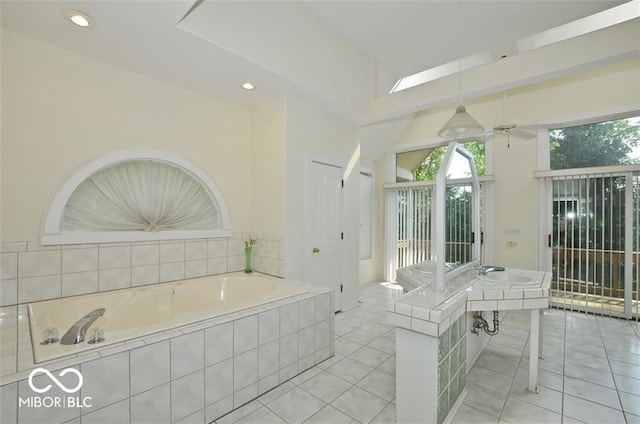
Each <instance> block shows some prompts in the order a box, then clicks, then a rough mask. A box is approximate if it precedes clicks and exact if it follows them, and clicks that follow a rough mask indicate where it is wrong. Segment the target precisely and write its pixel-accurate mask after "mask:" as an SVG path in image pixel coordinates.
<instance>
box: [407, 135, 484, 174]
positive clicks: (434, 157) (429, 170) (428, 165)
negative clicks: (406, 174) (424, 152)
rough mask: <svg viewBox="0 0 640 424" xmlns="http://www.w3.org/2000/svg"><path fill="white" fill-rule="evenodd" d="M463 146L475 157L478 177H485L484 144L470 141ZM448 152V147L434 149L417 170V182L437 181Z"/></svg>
mask: <svg viewBox="0 0 640 424" xmlns="http://www.w3.org/2000/svg"><path fill="white" fill-rule="evenodd" d="M462 146H463V147H464V148H465V149H467V150H468V151H469V153H471V154H472V155H473V160H474V161H475V163H476V172H477V173H478V175H484V173H485V164H486V161H485V156H484V142H482V141H470V142H467V143H464V144H463V145H462ZM446 151H447V146H440V147H436V148H435V149H433V151H432V152H431V153H430V154H429V156H427V158H426V159H425V160H424V162H422V164H421V165H420V166H418V167H417V168H416V170H415V181H434V180H435V179H436V175H438V169H440V164H441V163H442V158H443V157H444V154H445V153H446Z"/></svg>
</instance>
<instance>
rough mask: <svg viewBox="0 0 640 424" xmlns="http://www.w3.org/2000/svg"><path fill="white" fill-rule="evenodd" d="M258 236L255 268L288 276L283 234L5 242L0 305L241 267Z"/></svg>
mask: <svg viewBox="0 0 640 424" xmlns="http://www.w3.org/2000/svg"><path fill="white" fill-rule="evenodd" d="M249 238H255V239H257V242H256V244H255V245H254V248H253V269H254V270H255V271H257V272H261V273H264V274H269V275H274V276H277V277H284V275H283V272H284V266H283V263H284V257H283V254H284V240H283V238H282V237H281V236H276V235H270V234H255V233H234V234H233V235H232V236H231V237H230V238H216V239H196V240H171V241H157V242H126V243H99V244H83V245H63V246H60V245H56V246H42V245H40V244H39V243H38V242H18V243H6V244H3V245H2V246H0V306H10V305H16V304H23V303H30V302H36V301H40V300H46V299H55V298H60V297H67V296H75V295H80V294H87V293H95V292H103V291H109V290H116V289H122V288H127V287H135V286H141V285H147V284H156V283H164V282H168V281H176V280H184V279H188V278H196V277H203V276H206V275H213V274H223V273H227V272H235V271H242V270H244V267H245V255H244V241H245V240H248V239H249Z"/></svg>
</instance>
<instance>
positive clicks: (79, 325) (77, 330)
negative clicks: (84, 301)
mask: <svg viewBox="0 0 640 424" xmlns="http://www.w3.org/2000/svg"><path fill="white" fill-rule="evenodd" d="M104 312H105V309H104V308H98V309H95V310H93V311H91V312H89V313H88V314H87V315H85V316H83V317H82V318H80V319H79V320H78V321H77V322H76V323H75V324H73V325H72V326H71V328H69V329H68V330H67V332H66V333H65V334H64V336H62V339H60V344H63V345H72V344H78V343H81V342H83V341H84V335H85V334H86V333H87V330H88V329H89V326H91V324H93V321H95V320H97V319H98V318H100V317H101V316H102V315H104Z"/></svg>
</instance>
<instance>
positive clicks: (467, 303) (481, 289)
mask: <svg viewBox="0 0 640 424" xmlns="http://www.w3.org/2000/svg"><path fill="white" fill-rule="evenodd" d="M503 272H504V273H507V274H510V275H516V276H520V277H527V278H529V279H530V280H531V281H530V282H526V283H519V284H506V283H498V282H492V281H490V280H488V279H486V278H484V277H478V275H477V271H476V270H473V269H470V270H467V271H465V272H463V273H460V274H458V275H455V276H454V275H451V276H448V277H447V282H446V288H445V290H444V291H438V290H437V289H436V283H435V281H432V282H429V283H427V284H425V285H423V286H421V287H418V288H416V289H414V290H412V291H410V292H409V293H407V294H405V295H404V296H402V297H400V298H399V299H397V300H396V301H391V302H389V304H388V307H387V317H388V321H389V322H390V323H392V324H395V325H397V326H398V327H402V328H406V329H408V330H413V331H416V332H419V333H423V334H427V335H430V336H434V337H437V336H439V335H440V334H442V333H443V332H444V331H446V330H447V328H449V325H450V324H451V323H453V322H455V321H456V319H458V318H459V317H460V316H461V315H462V314H464V313H465V312H467V311H496V310H497V311H506V310H514V309H540V308H547V307H548V306H549V287H550V285H551V273H549V272H544V271H530V270H522V269H513V268H508V269H507V270H506V271H497V272H495V274H500V273H503ZM490 276H491V274H490Z"/></svg>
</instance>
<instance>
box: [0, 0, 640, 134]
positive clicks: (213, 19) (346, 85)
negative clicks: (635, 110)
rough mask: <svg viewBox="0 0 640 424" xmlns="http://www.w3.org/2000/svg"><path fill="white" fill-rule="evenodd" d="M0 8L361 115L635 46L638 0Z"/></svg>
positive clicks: (77, 40) (29, 23) (254, 98)
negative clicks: (89, 23) (83, 24)
mask: <svg viewBox="0 0 640 424" xmlns="http://www.w3.org/2000/svg"><path fill="white" fill-rule="evenodd" d="M70 9H75V10H80V11H82V12H84V13H86V14H88V15H90V16H91V17H92V18H93V19H94V21H95V26H94V27H92V28H89V29H82V28H78V27H75V26H73V25H72V24H70V23H69V22H68V20H66V17H65V13H66V11H68V10H70ZM0 13H1V15H2V16H1V17H2V21H1V22H2V26H3V27H4V28H7V29H10V30H12V31H16V32H19V33H22V34H25V35H28V36H31V37H34V38H38V39H41V40H43V41H46V42H48V43H51V44H54V45H57V46H60V47H63V48H66V49H69V50H72V51H75V52H77V53H80V54H83V55H86V56H89V57H91V58H94V59H97V60H100V61H104V62H107V63H111V64H114V65H117V66H121V67H123V68H126V69H129V70H133V71H136V72H140V73H143V74H146V75H149V76H152V77H155V78H158V79H160V80H164V81H167V82H169V83H172V84H176V85H179V86H182V87H184V88H186V89H189V90H193V91H196V92H198V93H202V94H205V95H208V96H212V97H215V98H218V99H221V100H224V101H227V102H231V103H234V104H238V105H240V106H243V107H248V108H250V107H254V106H256V105H259V104H260V103H261V102H263V101H265V100H266V99H269V98H271V97H273V96H281V95H287V96H298V97H302V98H304V99H306V100H307V101H310V102H314V103H316V104H318V105H319V106H321V107H325V108H328V109H330V110H331V111H332V112H333V113H337V114H339V115H341V116H343V117H344V118H346V119H349V120H352V121H353V122H354V123H356V124H361V125H366V124H371V123H381V122H387V121H390V120H398V119H406V117H409V116H411V115H412V114H414V113H416V112H419V111H421V110H425V109H429V108H433V107H438V106H442V105H446V104H449V103H453V102H455V101H457V98H458V95H459V94H461V97H462V98H472V97H477V96H481V95H486V94H490V93H497V92H500V91H502V90H504V89H508V88H514V87H520V86H524V85H527V84H531V83H534V82H539V81H544V80H548V79H551V78H557V77H558V76H562V75H567V74H569V73H572V72H576V71H579V70H584V69H589V68H592V67H596V66H602V65H603V64H607V63H614V62H616V61H622V60H627V59H629V58H632V57H637V56H638V55H640V18H639V16H640V0H632V1H619V0H585V1H581V0H567V1H563V0H553V1H539V0H520V1H489V0H487V1H485V0H476V1H461V2H459V1H453V0H439V1H438V0H425V1H399V0H389V1H316V0H299V1H269V0H267V1H216V0H197V1H195V2H194V1H182V0H173V1H171V0H170V1H96V0H91V1H87V0H84V1H56V0H47V1H24V0H18V1H11V0H3V1H2V2H1V3H0ZM459 57H461V58H463V60H462V62H461V63H459V62H458V58H459ZM460 69H462V70H463V71H464V72H463V74H462V75H464V81H465V84H464V86H463V87H462V88H461V90H462V92H461V93H459V92H458V90H459V85H458V84H459V79H458V78H457V75H458V71H459V70H460ZM416 73H421V74H419V75H417V76H416V77H414V78H417V79H418V80H419V81H418V82H422V83H421V84H418V85H416V86H413V87H410V88H407V89H405V90H402V91H398V92H396V93H393V94H389V92H390V90H391V89H392V88H393V86H394V84H395V83H396V82H397V81H398V79H400V78H403V77H407V76H410V75H413V74H416ZM246 80H249V81H251V82H252V83H254V84H255V86H256V89H255V90H252V91H246V90H243V89H242V88H240V84H241V83H242V82H244V81H246ZM410 82H411V81H410V79H408V80H405V83H410ZM409 85H411V84H409Z"/></svg>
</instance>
